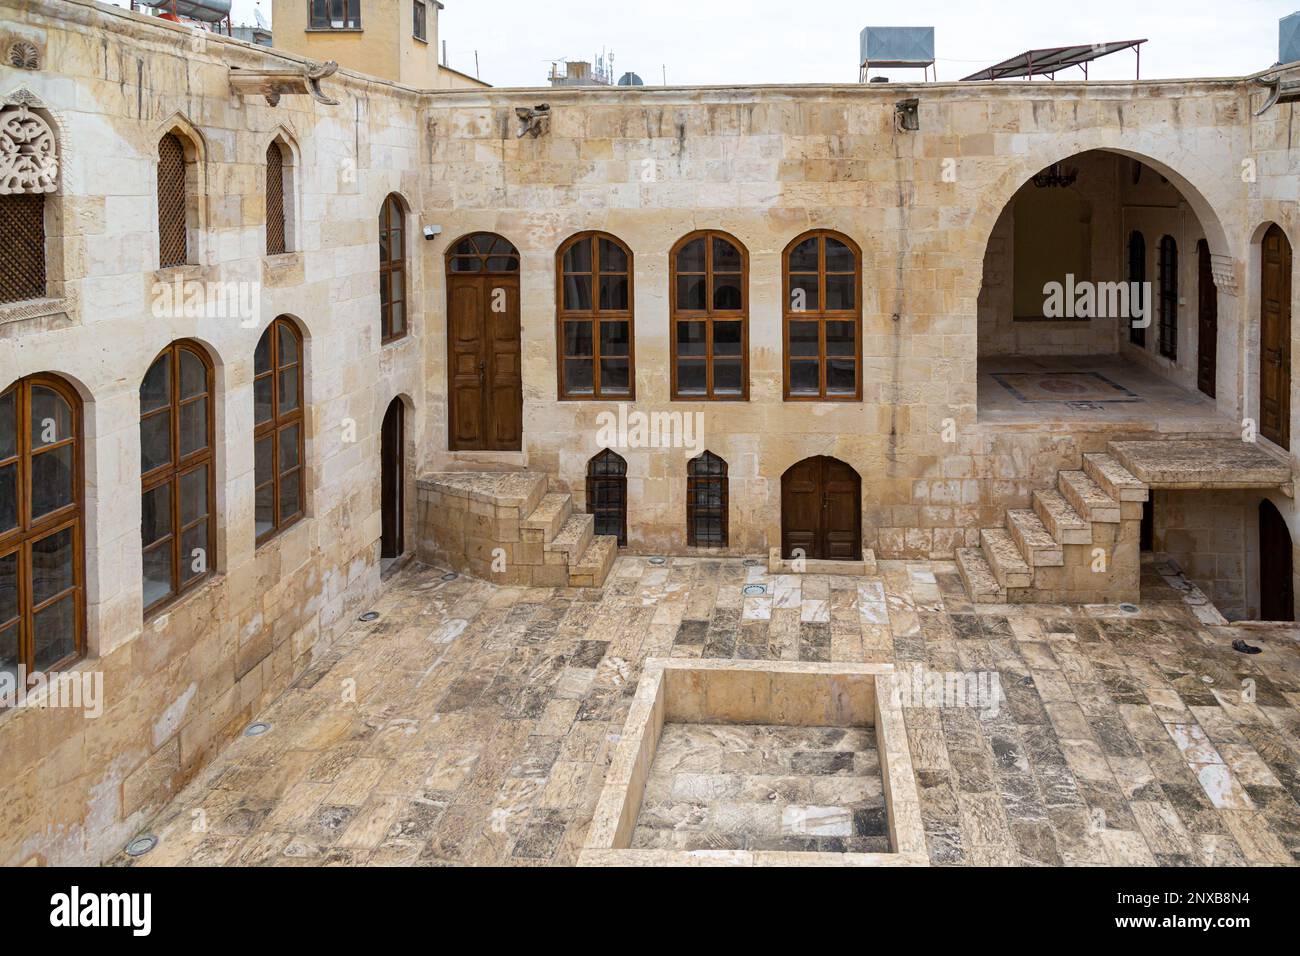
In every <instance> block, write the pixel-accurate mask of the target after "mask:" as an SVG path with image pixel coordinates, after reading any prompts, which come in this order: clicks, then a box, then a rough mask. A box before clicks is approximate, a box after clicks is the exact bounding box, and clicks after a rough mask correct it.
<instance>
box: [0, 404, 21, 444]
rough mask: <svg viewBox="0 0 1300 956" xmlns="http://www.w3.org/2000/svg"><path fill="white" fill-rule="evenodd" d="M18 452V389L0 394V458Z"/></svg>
mask: <svg viewBox="0 0 1300 956" xmlns="http://www.w3.org/2000/svg"><path fill="white" fill-rule="evenodd" d="M16 454H18V389H16V388H11V389H9V391H7V392H5V393H4V394H3V395H0V459H4V458H12V457H13V456H14V455H16Z"/></svg>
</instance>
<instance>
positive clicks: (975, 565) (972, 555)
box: [957, 548, 1006, 604]
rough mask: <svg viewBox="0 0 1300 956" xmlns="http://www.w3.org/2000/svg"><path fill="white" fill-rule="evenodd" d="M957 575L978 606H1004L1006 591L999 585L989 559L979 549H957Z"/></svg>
mask: <svg viewBox="0 0 1300 956" xmlns="http://www.w3.org/2000/svg"><path fill="white" fill-rule="evenodd" d="M957 573H958V574H960V575H961V580H962V583H963V584H964V585H966V593H967V594H969V595H970V599H971V600H972V601H973V602H974V603H976V604H1004V603H1006V591H1005V590H1003V588H1002V585H1000V584H998V579H997V578H995V577H994V576H993V569H992V568H990V567H989V562H988V559H986V558H985V557H984V552H983V551H981V550H980V549H979V548H958V549H957Z"/></svg>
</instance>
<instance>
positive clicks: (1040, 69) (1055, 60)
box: [962, 38, 1147, 81]
mask: <svg viewBox="0 0 1300 956" xmlns="http://www.w3.org/2000/svg"><path fill="white" fill-rule="evenodd" d="M1146 42H1147V41H1146V39H1145V38H1144V39H1141V40H1115V41H1112V42H1110V43H1079V44H1075V45H1074V46H1051V47H1043V48H1042V49H1039V50H1027V51H1025V52H1024V53H1021V54H1020V55H1019V56H1013V57H1012V58H1011V59H1009V60H1003V61H1002V62H1001V63H997V64H995V65H993V66H990V67H988V68H987V69H983V70H979V71H978V72H975V73H972V74H971V75H970V76H963V77H962V80H963V81H965V80H1001V79H1006V78H1008V77H1015V76H1024V77H1028V78H1029V79H1031V80H1032V79H1033V78H1034V77H1035V76H1048V77H1051V78H1052V79H1053V80H1055V79H1056V74H1057V72H1058V71H1059V70H1065V69H1068V68H1070V67H1072V66H1077V67H1079V68H1080V69H1082V70H1083V78H1084V79H1085V80H1086V79H1087V78H1088V64H1089V63H1091V62H1092V61H1093V60H1095V59H1097V58H1098V57H1103V56H1106V55H1107V54H1109V53H1118V52H1119V51H1120V50H1132V51H1133V52H1134V53H1135V54H1136V55H1137V78H1138V79H1141V78H1142V50H1141V49H1140V48H1141V46H1142V44H1143V43H1146Z"/></svg>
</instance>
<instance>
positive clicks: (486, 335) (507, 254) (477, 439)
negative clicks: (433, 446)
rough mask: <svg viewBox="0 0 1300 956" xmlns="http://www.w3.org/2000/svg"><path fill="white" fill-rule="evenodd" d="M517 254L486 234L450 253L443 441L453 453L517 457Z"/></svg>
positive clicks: (520, 392)
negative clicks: (503, 453)
mask: <svg viewBox="0 0 1300 956" xmlns="http://www.w3.org/2000/svg"><path fill="white" fill-rule="evenodd" d="M521 351H522V350H521V348H520V344H519V250H518V249H516V248H515V247H514V246H513V245H512V244H511V243H510V242H509V241H508V240H506V239H503V238H502V237H501V236H498V235H495V234H493V233H490V232H478V233H474V234H473V235H470V236H466V237H465V238H463V239H460V240H457V241H456V242H455V243H453V244H452V246H451V251H450V252H448V253H447V436H448V444H449V446H450V448H451V450H452V451H519V450H520V449H521V448H522V447H523V445H522V442H523V420H524V386H523V375H522V371H521V368H520V358H521Z"/></svg>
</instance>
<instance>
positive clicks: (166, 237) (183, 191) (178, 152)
mask: <svg viewBox="0 0 1300 956" xmlns="http://www.w3.org/2000/svg"><path fill="white" fill-rule="evenodd" d="M151 147H152V153H151V156H152V160H153V163H154V169H155V171H156V175H157V189H156V190H155V192H154V206H155V212H156V217H155V222H156V223H157V225H158V266H159V268H160V269H166V268H174V267H177V266H184V265H193V264H198V263H201V262H203V261H204V260H205V254H204V253H205V238H206V230H207V223H208V206H207V200H208V189H207V168H208V162H207V155H208V149H207V142H206V140H205V139H204V137H203V134H202V133H201V132H200V131H199V129H198V128H197V127H196V126H194V124H192V123H191V122H190V121H189V120H188V119H186V118H185V117H184V116H182V115H181V114H179V113H177V114H174V115H173V116H172V117H171V118H170V119H169V120H168V121H167V122H165V123H163V124H162V125H161V126H159V127H158V128H157V130H156V132H155V135H154V137H153V139H152V141H151Z"/></svg>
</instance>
